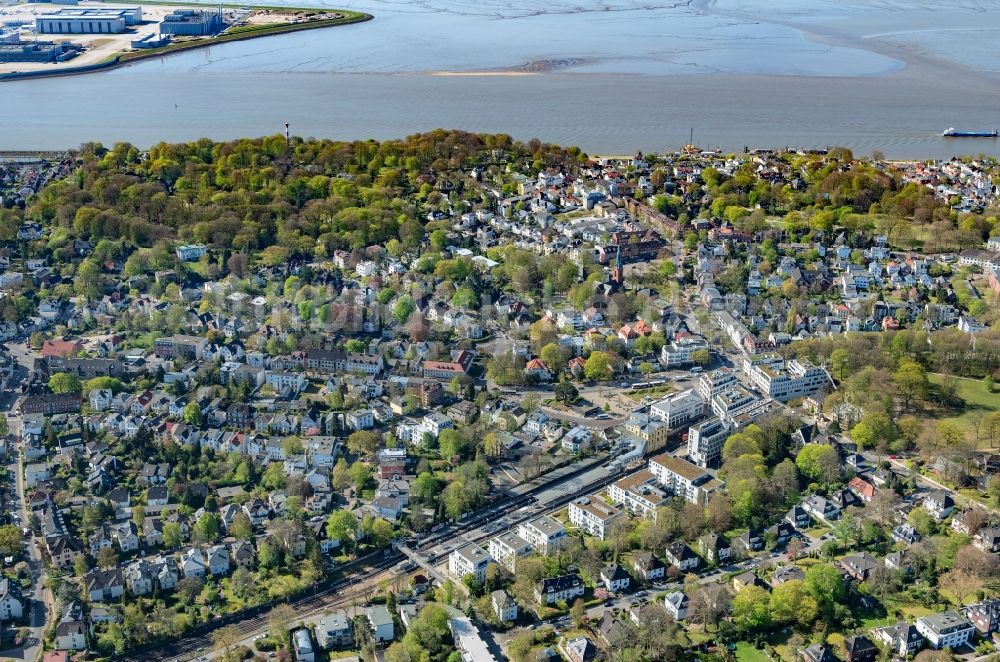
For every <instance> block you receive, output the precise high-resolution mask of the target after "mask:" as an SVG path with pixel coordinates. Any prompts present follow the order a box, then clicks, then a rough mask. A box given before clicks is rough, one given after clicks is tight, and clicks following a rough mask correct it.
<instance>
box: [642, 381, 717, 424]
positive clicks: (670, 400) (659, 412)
mask: <svg viewBox="0 0 1000 662" xmlns="http://www.w3.org/2000/svg"><path fill="white" fill-rule="evenodd" d="M704 412H705V401H704V400H702V399H701V396H700V395H698V393H696V392H695V391H694V389H688V390H686V391H680V392H679V393H672V394H670V395H668V396H667V397H665V398H663V399H662V400H660V401H659V402H655V403H653V404H652V405H651V406H650V408H649V415H650V417H651V418H655V419H658V420H660V421H663V422H664V423H665V424H666V426H667V427H668V428H669V429H671V430H677V429H679V428H681V427H682V426H684V425H687V424H688V423H691V422H692V421H696V420H698V419H699V418H701V416H702V414H703V413H704Z"/></svg>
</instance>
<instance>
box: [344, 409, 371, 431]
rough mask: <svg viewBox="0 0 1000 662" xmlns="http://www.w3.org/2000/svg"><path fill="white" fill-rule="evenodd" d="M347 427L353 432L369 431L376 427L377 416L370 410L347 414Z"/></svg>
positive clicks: (359, 410)
mask: <svg viewBox="0 0 1000 662" xmlns="http://www.w3.org/2000/svg"><path fill="white" fill-rule="evenodd" d="M347 427H349V428H351V429H352V430H367V429H368V428H372V427H375V414H373V413H372V412H371V410H369V409H358V410H356V411H352V412H349V413H348V414H347Z"/></svg>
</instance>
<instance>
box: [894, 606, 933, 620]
mask: <svg viewBox="0 0 1000 662" xmlns="http://www.w3.org/2000/svg"><path fill="white" fill-rule="evenodd" d="M933 613H934V611H933V610H932V609H930V608H929V607H924V606H923V605H907V606H905V607H900V608H899V615H900V616H902V618H903V620H907V621H912V620H915V619H918V618H920V617H921V616H926V615H928V614H933Z"/></svg>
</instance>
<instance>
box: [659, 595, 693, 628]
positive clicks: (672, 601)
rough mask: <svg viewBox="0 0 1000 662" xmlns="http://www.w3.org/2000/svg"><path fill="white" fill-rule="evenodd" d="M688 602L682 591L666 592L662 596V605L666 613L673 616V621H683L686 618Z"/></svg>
mask: <svg viewBox="0 0 1000 662" xmlns="http://www.w3.org/2000/svg"><path fill="white" fill-rule="evenodd" d="M689 604H690V600H688V596H687V594H686V593H684V592H683V591H674V592H673V593H667V595H666V596H664V598H663V607H664V608H665V609H666V610H667V613H668V614H670V615H671V616H673V617H674V620H675V621H683V620H684V619H685V618H687V613H688V605H689Z"/></svg>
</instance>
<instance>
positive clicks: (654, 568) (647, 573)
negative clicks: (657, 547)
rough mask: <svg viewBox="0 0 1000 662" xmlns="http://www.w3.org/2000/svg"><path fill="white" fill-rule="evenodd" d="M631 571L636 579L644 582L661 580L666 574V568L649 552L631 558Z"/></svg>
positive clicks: (639, 553)
mask: <svg viewBox="0 0 1000 662" xmlns="http://www.w3.org/2000/svg"><path fill="white" fill-rule="evenodd" d="M632 570H634V571H635V575H636V577H637V578H639V579H641V580H642V581H644V582H651V581H656V580H658V579H663V578H664V577H665V576H666V574H667V566H665V565H664V564H663V561H661V560H660V559H659V558H658V557H657V556H656V555H654V554H652V553H650V552H638V553H636V554H635V556H633V557H632Z"/></svg>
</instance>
